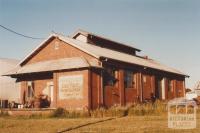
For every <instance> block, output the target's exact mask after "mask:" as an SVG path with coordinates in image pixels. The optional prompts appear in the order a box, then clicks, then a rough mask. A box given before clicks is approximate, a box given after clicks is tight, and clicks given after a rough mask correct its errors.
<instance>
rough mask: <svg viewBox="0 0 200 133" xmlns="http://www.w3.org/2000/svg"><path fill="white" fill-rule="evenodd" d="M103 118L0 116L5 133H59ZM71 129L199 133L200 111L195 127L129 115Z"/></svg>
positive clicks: (83, 132) (0, 128)
mask: <svg viewBox="0 0 200 133" xmlns="http://www.w3.org/2000/svg"><path fill="white" fill-rule="evenodd" d="M101 119H102V118H80V119H79V118H77V119H57V118H43V119H34V118H32V119H27V118H15V117H4V118H0V132H1V133H55V132H57V131H58V130H62V129H66V128H70V127H74V126H77V125H81V124H83V123H91V122H93V121H98V120H101ZM70 132H74V133H76V132H78V133H79V132H81V133H86V132H98V133H110V132H113V133H118V132H123V133H131V132H137V133H138V132H139V133H149V132H150V133H151V132H156V133H162V132H166V133H186V132H187V133H192V132H193V133H199V132H200V114H198V117H197V128H196V129H193V130H172V129H169V128H168V127H167V115H166V114H162V115H159V116H152V115H148V116H126V117H122V118H117V119H113V120H110V121H105V122H101V123H96V124H93V125H88V126H85V127H81V128H78V129H76V130H72V131H70Z"/></svg>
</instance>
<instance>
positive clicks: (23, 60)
mask: <svg viewBox="0 0 200 133" xmlns="http://www.w3.org/2000/svg"><path fill="white" fill-rule="evenodd" d="M56 36H57V35H56V34H55V33H52V34H50V35H49V36H48V37H47V38H46V39H45V40H43V41H42V42H41V43H40V44H39V45H38V46H36V47H35V48H34V49H33V50H32V51H31V52H30V53H29V54H28V55H27V56H25V57H24V58H23V59H22V60H21V61H20V62H19V63H18V64H17V65H19V66H21V65H22V64H23V63H24V62H25V61H26V60H27V59H28V58H30V57H31V56H32V55H33V54H34V53H35V52H36V51H37V50H39V49H40V47H42V46H43V45H44V44H45V43H47V42H48V41H49V40H50V39H51V38H53V37H56Z"/></svg>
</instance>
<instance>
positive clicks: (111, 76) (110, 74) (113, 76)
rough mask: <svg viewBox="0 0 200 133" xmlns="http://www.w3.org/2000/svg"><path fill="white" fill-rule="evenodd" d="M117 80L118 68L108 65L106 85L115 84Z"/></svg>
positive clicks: (105, 72) (105, 73) (105, 75)
mask: <svg viewBox="0 0 200 133" xmlns="http://www.w3.org/2000/svg"><path fill="white" fill-rule="evenodd" d="M116 82H117V70H116V68H113V67H108V68H106V70H105V71H104V86H114V85H115V83H116Z"/></svg>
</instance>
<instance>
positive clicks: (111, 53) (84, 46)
mask: <svg viewBox="0 0 200 133" xmlns="http://www.w3.org/2000/svg"><path fill="white" fill-rule="evenodd" d="M52 37H57V38H59V39H60V40H62V41H64V42H66V43H68V44H70V45H72V46H74V47H76V48H78V49H80V50H82V51H84V52H86V53H88V54H90V55H91V56H94V57H95V58H97V59H99V58H100V57H105V58H109V59H113V60H118V61H122V62H126V63H131V64H136V65H139V66H144V67H147V68H153V69H157V70H160V71H165V72H170V73H174V74H178V75H184V76H187V74H185V73H183V72H181V71H179V70H176V69H174V68H171V67H168V66H166V65H163V64H161V63H159V62H157V61H155V60H152V59H144V58H140V57H137V56H133V55H129V54H126V53H122V52H118V51H115V50H111V49H107V48H102V47H98V46H95V45H91V44H88V43H85V42H82V41H79V40H76V39H73V38H70V37H66V36H62V35H58V34H52V35H50V36H49V38H48V39H46V40H45V41H44V42H42V43H41V44H40V45H39V46H38V47H37V48H36V49H35V50H34V51H32V52H31V53H30V54H29V55H28V56H27V57H26V58H25V59H24V60H22V61H21V62H20V64H22V63H23V62H25V61H26V60H27V59H28V58H29V57H31V56H32V55H33V54H34V53H35V52H36V51H37V50H38V49H40V48H41V47H42V46H43V45H44V44H45V43H46V42H47V41H48V40H49V39H52Z"/></svg>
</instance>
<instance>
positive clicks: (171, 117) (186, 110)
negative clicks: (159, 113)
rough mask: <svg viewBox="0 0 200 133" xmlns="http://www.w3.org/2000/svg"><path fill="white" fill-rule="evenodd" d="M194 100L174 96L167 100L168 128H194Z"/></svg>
mask: <svg viewBox="0 0 200 133" xmlns="http://www.w3.org/2000/svg"><path fill="white" fill-rule="evenodd" d="M196 106H197V105H196V102H195V101H193V100H187V99H184V98H176V99H173V100H171V101H169V102H168V128H173V129H194V128H196Z"/></svg>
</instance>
